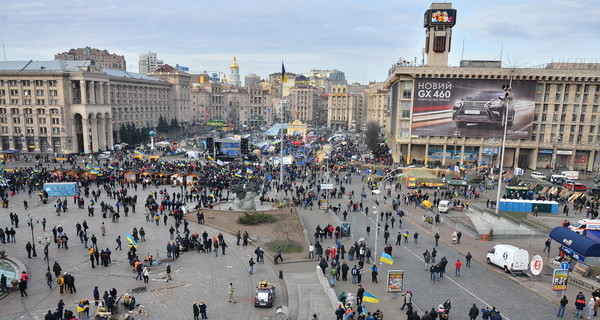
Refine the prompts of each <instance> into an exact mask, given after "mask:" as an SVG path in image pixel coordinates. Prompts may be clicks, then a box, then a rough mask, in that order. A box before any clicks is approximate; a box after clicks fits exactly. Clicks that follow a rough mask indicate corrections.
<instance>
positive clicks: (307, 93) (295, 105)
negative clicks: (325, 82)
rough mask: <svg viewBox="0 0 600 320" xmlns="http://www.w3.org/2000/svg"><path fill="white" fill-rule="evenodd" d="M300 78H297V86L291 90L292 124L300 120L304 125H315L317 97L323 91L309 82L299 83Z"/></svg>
mask: <svg viewBox="0 0 600 320" xmlns="http://www.w3.org/2000/svg"><path fill="white" fill-rule="evenodd" d="M299 77H303V76H299ZM299 77H298V78H299ZM298 78H296V85H295V86H293V87H291V88H290V94H289V100H290V115H291V119H290V122H291V121H293V120H300V121H302V122H304V123H309V124H314V116H315V114H314V112H315V105H316V104H317V97H318V96H319V93H322V91H319V89H317V88H315V87H313V86H311V85H310V84H308V81H298ZM306 80H308V79H306Z"/></svg>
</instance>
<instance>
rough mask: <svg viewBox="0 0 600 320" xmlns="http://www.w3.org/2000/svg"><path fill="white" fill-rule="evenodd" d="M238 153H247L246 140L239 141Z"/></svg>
mask: <svg viewBox="0 0 600 320" xmlns="http://www.w3.org/2000/svg"><path fill="white" fill-rule="evenodd" d="M240 152H241V154H247V153H248V139H247V138H242V139H241V140H240Z"/></svg>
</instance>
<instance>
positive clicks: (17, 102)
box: [10, 99, 19, 106]
mask: <svg viewBox="0 0 600 320" xmlns="http://www.w3.org/2000/svg"><path fill="white" fill-rule="evenodd" d="M10 104H11V105H13V106H16V105H18V104H19V99H10Z"/></svg>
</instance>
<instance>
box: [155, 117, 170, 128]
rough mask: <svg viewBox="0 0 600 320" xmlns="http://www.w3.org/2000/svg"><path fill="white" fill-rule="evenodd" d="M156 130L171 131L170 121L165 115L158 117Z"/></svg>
mask: <svg viewBox="0 0 600 320" xmlns="http://www.w3.org/2000/svg"><path fill="white" fill-rule="evenodd" d="M156 131H158V132H169V123H168V122H167V120H166V119H165V117H163V116H160V117H159V118H158V125H157V126H156Z"/></svg>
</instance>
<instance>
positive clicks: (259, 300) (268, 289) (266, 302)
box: [254, 281, 275, 308]
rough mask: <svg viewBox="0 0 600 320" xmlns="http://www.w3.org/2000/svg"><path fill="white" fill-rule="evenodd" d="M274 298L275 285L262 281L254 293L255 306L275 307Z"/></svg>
mask: <svg viewBox="0 0 600 320" xmlns="http://www.w3.org/2000/svg"><path fill="white" fill-rule="evenodd" d="M274 300H275V286H274V285H271V284H270V283H268V282H267V281H261V282H260V283H259V284H258V286H256V292H255V293H254V306H255V307H268V308H271V307H273V301H274Z"/></svg>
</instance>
